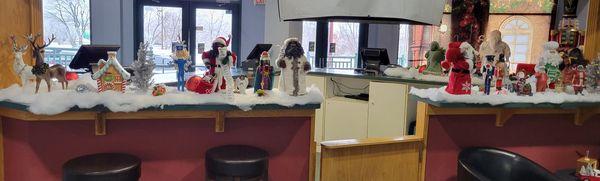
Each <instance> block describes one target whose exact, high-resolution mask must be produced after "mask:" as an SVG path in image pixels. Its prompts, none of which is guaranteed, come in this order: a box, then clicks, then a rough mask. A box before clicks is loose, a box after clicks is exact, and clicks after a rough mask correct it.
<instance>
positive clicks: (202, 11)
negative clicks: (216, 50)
mask: <svg viewBox="0 0 600 181" xmlns="http://www.w3.org/2000/svg"><path fill="white" fill-rule="evenodd" d="M195 16H196V23H195V26H193V27H195V30H194V31H195V35H196V38H195V42H194V44H193V46H194V47H195V48H196V49H195V50H196V56H195V60H194V61H195V63H196V65H197V66H202V65H204V63H203V61H202V52H204V51H208V50H210V49H212V42H213V40H214V39H215V38H216V37H224V38H225V39H229V38H228V37H229V36H230V35H232V25H233V16H232V13H231V10H225V9H208V8H197V9H196V15H195ZM232 39H235V38H232ZM232 41H233V40H232ZM229 49H230V50H231V42H230V47H229Z"/></svg>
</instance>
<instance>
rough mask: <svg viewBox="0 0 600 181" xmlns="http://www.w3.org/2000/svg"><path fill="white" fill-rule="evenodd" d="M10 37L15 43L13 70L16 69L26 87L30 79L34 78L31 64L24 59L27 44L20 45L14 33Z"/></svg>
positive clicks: (22, 84)
mask: <svg viewBox="0 0 600 181" xmlns="http://www.w3.org/2000/svg"><path fill="white" fill-rule="evenodd" d="M10 39H11V40H12V43H13V54H14V56H15V60H14V62H13V70H14V71H15V74H17V76H19V77H20V78H21V86H23V87H24V86H25V85H26V84H27V83H28V82H29V80H31V79H33V78H34V76H33V73H31V66H29V65H27V64H25V62H24V61H23V55H24V54H25V53H26V52H25V51H26V50H27V45H25V46H19V45H18V43H17V38H16V37H15V36H14V35H13V36H10Z"/></svg>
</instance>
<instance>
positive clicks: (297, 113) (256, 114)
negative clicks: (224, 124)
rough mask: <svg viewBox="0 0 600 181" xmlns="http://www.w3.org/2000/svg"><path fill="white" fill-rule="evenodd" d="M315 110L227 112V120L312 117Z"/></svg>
mask: <svg viewBox="0 0 600 181" xmlns="http://www.w3.org/2000/svg"><path fill="white" fill-rule="evenodd" d="M314 114H315V110H314V109H277V110H252V111H242V110H235V111H227V112H226V114H225V117H226V118H260V117H311V116H314Z"/></svg>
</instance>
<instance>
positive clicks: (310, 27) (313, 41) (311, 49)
mask: <svg viewBox="0 0 600 181" xmlns="http://www.w3.org/2000/svg"><path fill="white" fill-rule="evenodd" d="M302 46H303V47H304V55H305V56H306V58H307V59H308V62H310V65H312V66H313V67H315V66H316V64H315V53H316V52H315V50H316V46H317V22H315V21H303V22H302Z"/></svg>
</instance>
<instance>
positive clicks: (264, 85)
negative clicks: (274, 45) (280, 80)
mask: <svg viewBox="0 0 600 181" xmlns="http://www.w3.org/2000/svg"><path fill="white" fill-rule="evenodd" d="M270 62H271V58H270V57H269V53H268V52H267V51H264V52H262V53H261V54H260V61H259V63H258V67H257V68H256V73H255V74H254V76H255V77H254V92H256V93H257V94H259V95H264V92H265V90H271V89H273V80H274V79H273V77H275V73H274V72H273V66H271V64H270Z"/></svg>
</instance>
